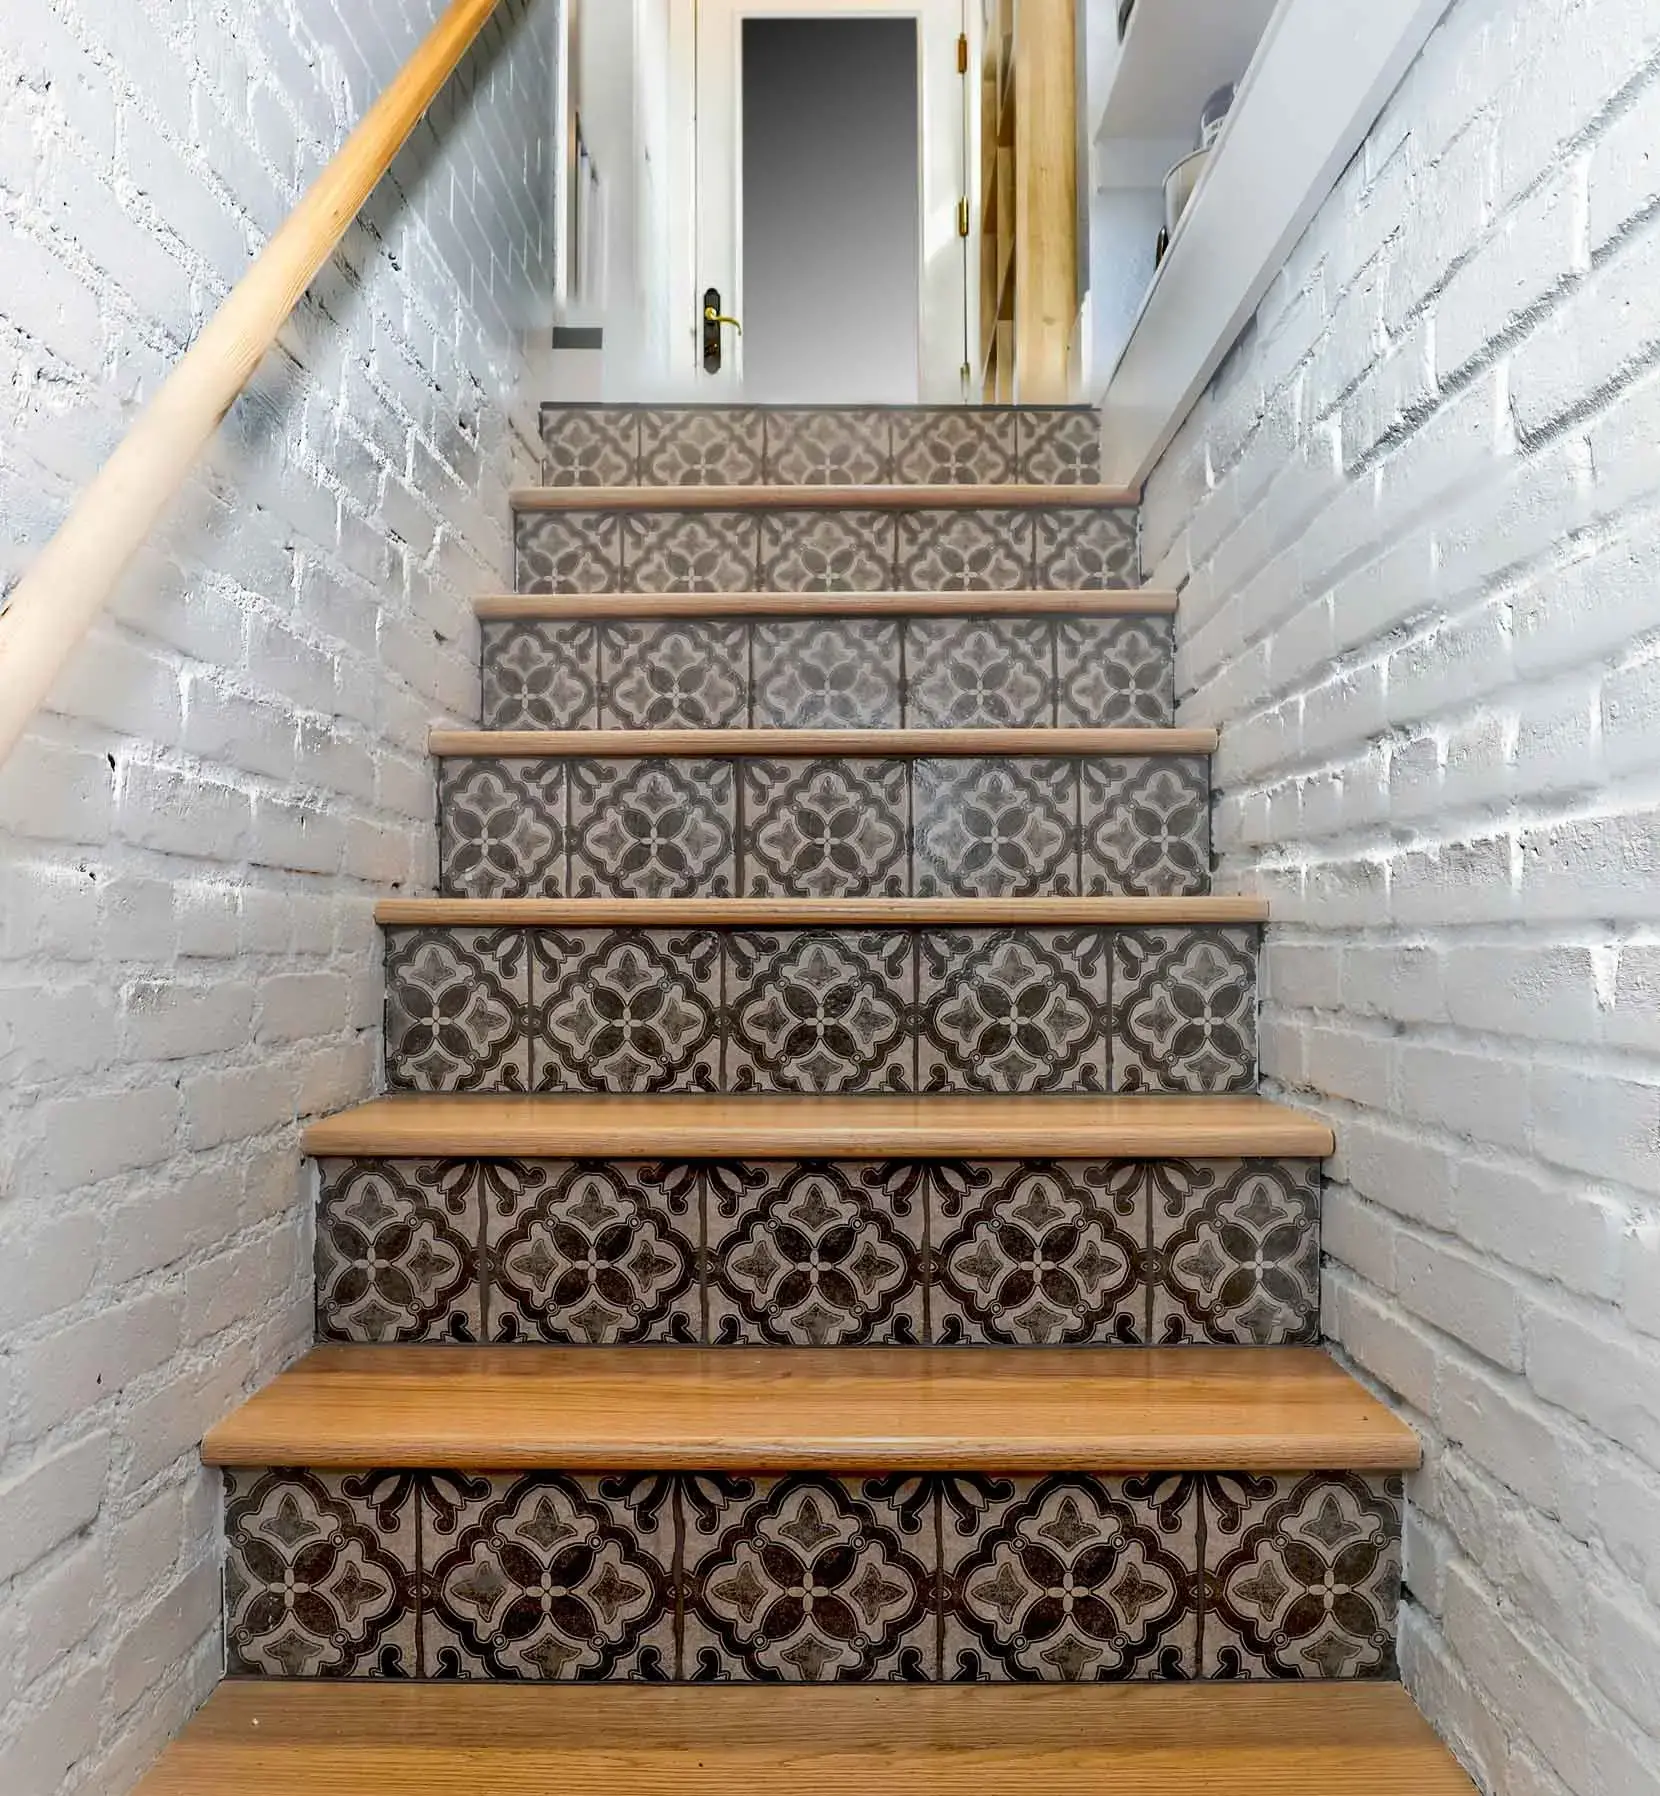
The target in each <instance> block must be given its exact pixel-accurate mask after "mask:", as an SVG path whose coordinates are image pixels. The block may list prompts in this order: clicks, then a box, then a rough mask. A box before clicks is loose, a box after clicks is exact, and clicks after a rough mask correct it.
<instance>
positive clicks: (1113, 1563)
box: [942, 1475, 1200, 1683]
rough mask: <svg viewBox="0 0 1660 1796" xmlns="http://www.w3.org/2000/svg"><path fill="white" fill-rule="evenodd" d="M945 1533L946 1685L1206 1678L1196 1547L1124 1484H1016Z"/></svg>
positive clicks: (1190, 1534) (1060, 1480)
mask: <svg viewBox="0 0 1660 1796" xmlns="http://www.w3.org/2000/svg"><path fill="white" fill-rule="evenodd" d="M1003 1482H1005V1483H1006V1484H1007V1485H1009V1486H1012V1490H1011V1492H1010V1495H1009V1496H1008V1497H1007V1498H999V1499H998V1500H996V1501H993V1502H990V1503H988V1504H987V1505H986V1507H985V1509H984V1511H983V1513H981V1514H980V1515H979V1516H978V1517H977V1518H976V1520H975V1524H974V1526H973V1528H972V1531H971V1532H970V1533H968V1534H967V1535H966V1537H965V1535H964V1532H963V1531H962V1530H961V1529H958V1528H951V1529H948V1530H947V1531H946V1534H945V1562H944V1565H943V1566H942V1575H943V1582H944V1588H945V1604H946V1608H945V1629H944V1633H945V1663H944V1675H945V1677H947V1678H949V1679H954V1680H964V1681H974V1680H979V1681H983V1682H994V1683H1008V1682H1012V1683H1035V1682H1040V1681H1041V1682H1049V1683H1094V1682H1105V1681H1109V1680H1121V1679H1126V1678H1191V1677H1194V1676H1195V1675H1197V1672H1198V1656H1199V1649H1198V1637H1199V1585H1200V1578H1199V1575H1198V1563H1199V1558H1198V1540H1197V1533H1196V1529H1195V1527H1194V1523H1193V1521H1192V1519H1191V1517H1190V1516H1182V1515H1177V1516H1171V1515H1168V1514H1165V1513H1162V1512H1161V1511H1160V1510H1159V1508H1158V1506H1157V1505H1156V1504H1154V1503H1152V1502H1150V1501H1148V1500H1146V1499H1145V1498H1138V1497H1136V1496H1134V1495H1132V1494H1131V1492H1130V1490H1129V1489H1128V1488H1127V1487H1126V1484H1125V1482H1124V1481H1122V1480H1115V1479H1105V1478H1089V1477H1083V1476H1077V1475H1062V1476H1058V1477H1048V1478H1015V1479H1010V1480H1006V1481H1003Z"/></svg>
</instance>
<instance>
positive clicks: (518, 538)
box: [514, 506, 1141, 593]
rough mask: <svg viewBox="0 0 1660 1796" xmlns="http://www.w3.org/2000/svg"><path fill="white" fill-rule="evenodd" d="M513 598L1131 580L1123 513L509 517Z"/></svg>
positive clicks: (1061, 587)
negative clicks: (526, 595) (514, 575)
mask: <svg viewBox="0 0 1660 1796" xmlns="http://www.w3.org/2000/svg"><path fill="white" fill-rule="evenodd" d="M514 539H515V542H516V544H517V567H518V575H517V578H518V590H519V591H520V592H521V593H608V592H633V593H671V592H708V593H743V592H1024V591H1031V590H1036V591H1039V592H1044V591H1055V592H1100V591H1107V590H1112V589H1122V588H1129V587H1138V586H1139V585H1140V584H1141V578H1140V559H1139V551H1138V543H1137V524H1136V514H1135V512H1133V511H1130V510H1125V509H1117V510H1100V509H1096V508H1079V507H1055V506H1040V507H1020V508H1006V509H993V510H987V509H985V508H984V507H974V506H968V507H962V508H959V509H956V510H951V511H893V510H888V511H877V510H865V509H847V510H843V509H839V508H838V509H828V510H826V509H819V510H813V509H803V510H799V511H780V510H776V509H771V508H759V509H756V510H751V511H685V510H677V511H661V512H622V511H562V512H521V513H520V514H519V515H518V517H517V518H516V520H515V524H514Z"/></svg>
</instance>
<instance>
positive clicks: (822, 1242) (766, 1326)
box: [708, 1161, 927, 1347]
mask: <svg viewBox="0 0 1660 1796" xmlns="http://www.w3.org/2000/svg"><path fill="white" fill-rule="evenodd" d="M882 1174H883V1169H882V1168H881V1167H867V1166H862V1165H859V1164H857V1163H855V1162H845V1161H843V1162H837V1163H835V1164H828V1163H825V1164H806V1165H795V1164H789V1163H784V1164H771V1163H762V1164H749V1165H737V1164H733V1165H718V1166H712V1167H710V1168H709V1172H708V1179H709V1187H708V1189H709V1220H708V1231H709V1338H710V1339H711V1340H712V1341H714V1342H716V1343H718V1344H721V1345H729V1344H730V1345H755V1346H771V1347H874V1346H887V1345H891V1344H894V1343H902V1344H903V1343H909V1344H915V1343H918V1342H920V1341H921V1340H922V1339H923V1336H924V1332H925V1326H926V1325H925V1320H924V1285H925V1267H924V1265H923V1233H924V1229H925V1227H926V1222H927V1218H926V1215H925V1212H924V1208H923V1206H922V1205H921V1204H918V1203H916V1202H913V1201H909V1200H908V1199H906V1197H905V1196H904V1195H903V1193H902V1192H893V1191H890V1190H888V1189H887V1188H886V1186H885V1184H884V1181H883V1176H882Z"/></svg>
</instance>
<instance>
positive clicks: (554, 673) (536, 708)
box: [483, 619, 599, 730]
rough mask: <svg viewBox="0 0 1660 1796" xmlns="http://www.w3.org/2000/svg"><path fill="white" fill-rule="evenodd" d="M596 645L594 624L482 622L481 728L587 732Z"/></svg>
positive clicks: (593, 707) (594, 706) (594, 701)
mask: <svg viewBox="0 0 1660 1796" xmlns="http://www.w3.org/2000/svg"><path fill="white" fill-rule="evenodd" d="M596 641H597V638H596V633H595V630H594V626H593V625H592V624H581V623H570V624H562V623H551V622H547V621H543V620H540V619H537V620H526V621H524V622H515V623H487V624H485V626H484V644H483V673H484V709H483V717H484V727H485V729H487V730H591V729H592V728H593V727H594V725H595V722H596V721H597V718H598V712H599V694H598V686H597V677H596V662H595V655H596V652H597V651H596Z"/></svg>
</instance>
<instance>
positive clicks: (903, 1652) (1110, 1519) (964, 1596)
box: [225, 1470, 1402, 1683]
mask: <svg viewBox="0 0 1660 1796" xmlns="http://www.w3.org/2000/svg"><path fill="white" fill-rule="evenodd" d="M226 1500H227V1517H226V1524H227V1525H226V1533H227V1539H228V1547H229V1552H228V1560H227V1567H226V1576H225V1607H226V1631H227V1642H228V1648H229V1664H230V1671H231V1674H232V1675H233V1676H239V1677H250V1676H252V1677H261V1676H264V1677H288V1678H296V1677H298V1678H430V1679H456V1678H473V1679H492V1680H499V1681H527V1680H561V1681H565V1682H602V1681H627V1680H646V1681H683V1682H703V1681H739V1682H757V1683H794V1682H893V1681H904V1682H932V1681H936V1680H940V1679H945V1680H952V1681H979V1682H1063V1681H1087V1682H1107V1681H1120V1680H1127V1679H1141V1680H1149V1679H1180V1680H1189V1679H1194V1678H1213V1679H1239V1678H1247V1679H1259V1680H1265V1679H1288V1680H1289V1679H1333V1678H1348V1679H1354V1678H1386V1677H1391V1676H1393V1675H1394V1674H1395V1650H1394V1641H1395V1630H1396V1620H1397V1612H1398V1607H1399V1599H1400V1564H1401V1552H1400V1540H1401V1508H1402V1486H1401V1481H1400V1480H1399V1479H1398V1478H1392V1477H1360V1476H1356V1475H1352V1474H1344V1473H1313V1474H1307V1475H1286V1476H1280V1477H1261V1476H1253V1475H1249V1474H1244V1473H1235V1472H1225V1473H1223V1472H1219V1473H1210V1474H1198V1473H1180V1474H1176V1473H1173V1474H1169V1475H1160V1474H1157V1473H1152V1474H1144V1475H1140V1476H1136V1477H1118V1476H1103V1477H1095V1476H1090V1475H1087V1474H1063V1475H1057V1476H1050V1477H1036V1478H1032V1477H1024V1478H1004V1477H995V1476H988V1475H983V1474H982V1475H952V1474H936V1475H926V1474H918V1475H907V1474H903V1473H901V1474H894V1475H890V1476H885V1477H879V1478H865V1477H832V1476H822V1475H816V1474H797V1475H790V1476H784V1477H753V1478H750V1477H738V1476H732V1475H727V1474H715V1473H705V1474H695V1473H661V1474H659V1473H652V1472H628V1473H618V1474H615V1475H612V1476H605V1475H597V1476H596V1475H582V1476H571V1475H566V1474H560V1473H553V1472H539V1473H531V1474H524V1475H515V1474H497V1475H491V1474H478V1475H472V1474H464V1473H452V1472H419V1471H401V1470H389V1471H379V1472H363V1473H335V1472H309V1471H305V1470H274V1471H261V1470H247V1471H237V1472H233V1473H230V1474H228V1475H227V1477H226Z"/></svg>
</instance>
